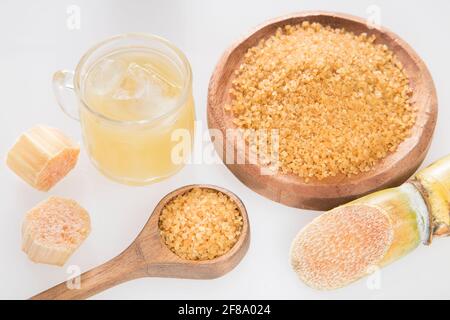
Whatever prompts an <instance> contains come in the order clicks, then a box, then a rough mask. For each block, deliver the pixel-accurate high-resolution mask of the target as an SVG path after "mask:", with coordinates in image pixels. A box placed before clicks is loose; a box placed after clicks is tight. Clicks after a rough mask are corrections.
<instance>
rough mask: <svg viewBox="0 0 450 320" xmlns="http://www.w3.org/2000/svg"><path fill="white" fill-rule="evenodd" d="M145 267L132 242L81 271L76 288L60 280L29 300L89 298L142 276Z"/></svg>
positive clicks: (144, 273) (137, 249)
mask: <svg viewBox="0 0 450 320" xmlns="http://www.w3.org/2000/svg"><path fill="white" fill-rule="evenodd" d="M145 275H146V268H145V263H144V259H143V257H142V256H141V255H140V254H139V248H138V246H137V245H136V244H135V243H133V244H132V245H131V246H130V247H128V248H127V249H126V250H125V251H123V252H122V253H121V254H120V255H118V256H117V257H115V258H113V259H111V260H110V261H108V262H106V263H104V264H102V265H100V266H98V267H96V268H94V269H92V270H90V271H87V272H85V273H83V274H82V275H81V276H80V277H81V278H80V283H79V284H80V285H79V286H78V288H69V286H68V283H67V282H62V283H60V284H58V285H56V286H54V287H53V288H50V289H48V290H46V291H44V292H42V293H39V294H37V295H35V296H34V297H31V300H72V299H73V300H81V299H86V298H89V297H91V296H93V295H95V294H97V293H99V292H102V291H104V290H106V289H108V288H111V287H114V286H116V285H118V284H120V283H122V282H126V281H129V280H133V279H137V278H140V277H144V276H145Z"/></svg>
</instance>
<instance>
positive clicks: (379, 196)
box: [344, 185, 422, 267]
mask: <svg viewBox="0 0 450 320" xmlns="http://www.w3.org/2000/svg"><path fill="white" fill-rule="evenodd" d="M409 187H412V186H411V185H410V186H409ZM421 200H422V199H420V201H421ZM352 204H360V205H361V204H362V205H370V206H375V207H378V208H380V209H381V210H382V211H383V213H384V214H386V215H387V216H388V217H389V220H390V221H391V224H392V228H393V240H392V243H391V246H390V247H389V249H388V251H387V252H386V255H385V256H384V257H383V259H382V260H381V261H380V262H379V263H378V264H377V266H378V267H383V266H385V265H387V264H389V263H392V262H394V261H396V260H398V259H400V258H402V257H403V256H405V255H407V254H408V253H410V252H411V251H413V250H414V249H415V248H417V247H418V246H419V245H420V244H421V242H422V239H421V234H420V231H419V224H418V220H417V215H418V212H417V211H418V210H417V208H416V206H415V205H414V203H413V202H412V201H411V194H410V193H408V190H407V188H405V187H404V186H402V187H399V188H393V189H387V190H383V191H379V192H376V193H373V194H370V195H368V196H365V197H363V198H360V199H358V200H355V201H353V202H350V203H348V204H346V205H344V206H349V205H352Z"/></svg>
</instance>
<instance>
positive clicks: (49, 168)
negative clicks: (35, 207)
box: [6, 125, 80, 191]
mask: <svg viewBox="0 0 450 320" xmlns="http://www.w3.org/2000/svg"><path fill="white" fill-rule="evenodd" d="M79 153H80V148H79V146H78V145H77V144H76V143H74V142H73V141H72V140H70V139H69V138H68V137H67V136H66V135H65V134H64V133H62V132H61V131H60V130H58V129H55V128H51V127H47V126H43V125H38V126H35V127H33V128H31V129H30V130H28V131H27V132H25V133H23V134H22V135H21V136H20V137H19V139H18V140H17V142H16V144H15V145H14V146H13V147H12V149H11V150H10V151H9V153H8V157H7V160H6V163H7V165H8V166H9V168H10V169H11V170H12V171H14V172H15V173H16V174H17V175H18V176H19V177H21V178H22V179H23V180H25V181H26V182H27V183H28V184H30V185H31V186H32V187H34V188H36V189H37V190H40V191H48V190H50V189H51V188H52V187H53V186H54V185H55V184H56V183H58V182H59V181H60V180H61V179H62V178H64V177H65V176H66V175H67V174H68V173H69V171H70V170H72V169H73V168H74V167H75V164H76V163H77V160H78V155H79Z"/></svg>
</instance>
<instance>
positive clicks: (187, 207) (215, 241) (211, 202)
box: [159, 188, 243, 260]
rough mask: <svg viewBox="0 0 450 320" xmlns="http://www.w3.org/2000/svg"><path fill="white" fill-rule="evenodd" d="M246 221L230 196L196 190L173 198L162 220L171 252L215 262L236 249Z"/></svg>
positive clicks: (162, 214) (164, 236) (164, 233)
mask: <svg viewBox="0 0 450 320" xmlns="http://www.w3.org/2000/svg"><path fill="white" fill-rule="evenodd" d="M242 226H243V219H242V215H241V213H240V211H239V209H238V207H237V205H236V203H235V202H234V201H233V200H232V199H230V197H228V196H227V195H225V194H223V193H221V192H219V191H215V190H212V189H207V188H193V189H191V190H189V191H188V192H185V193H184V194H181V195H178V196H177V197H175V198H174V199H172V200H171V201H170V202H169V203H167V205H166V206H165V207H164V208H163V209H162V211H161V215H160V218H159V228H160V230H161V237H162V239H163V241H164V242H165V244H166V245H167V246H168V247H169V249H170V250H171V251H172V252H173V253H175V254H176V255H178V256H179V257H181V258H183V259H186V260H211V259H215V258H217V257H220V256H222V255H224V254H225V253H227V252H228V251H230V250H231V248H233V246H234V245H235V244H236V242H237V240H238V239H239V237H240V235H241V231H242Z"/></svg>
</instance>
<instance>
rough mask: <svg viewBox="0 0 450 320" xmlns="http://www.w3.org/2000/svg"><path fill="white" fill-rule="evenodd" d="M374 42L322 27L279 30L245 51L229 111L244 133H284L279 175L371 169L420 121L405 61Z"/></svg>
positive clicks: (317, 175)
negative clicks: (260, 130)
mask: <svg viewBox="0 0 450 320" xmlns="http://www.w3.org/2000/svg"><path fill="white" fill-rule="evenodd" d="M375 40H376V38H375V36H371V37H369V36H367V34H361V35H355V34H353V33H350V32H347V31H345V30H344V29H333V28H331V27H328V26H322V25H320V24H318V23H312V24H310V23H308V22H304V23H303V24H301V25H293V26H290V25H288V26H285V27H284V28H282V29H281V28H279V29H278V30H277V32H276V34H275V35H273V36H271V37H270V38H268V39H266V40H262V41H261V42H260V43H259V44H258V45H257V46H255V47H252V48H250V49H249V50H248V52H247V53H246V55H245V57H244V60H243V62H242V64H241V66H240V68H239V69H238V70H236V72H235V76H234V79H233V83H232V88H231V89H230V93H231V96H232V100H231V103H230V104H229V105H227V106H226V109H227V110H228V111H230V112H231V113H232V115H233V118H234V120H233V121H234V123H235V125H236V126H237V127H239V128H242V129H256V130H258V129H278V130H279V149H278V150H279V166H280V170H281V172H282V173H285V174H288V173H292V174H295V175H298V176H300V177H302V178H304V180H305V181H309V180H310V179H311V178H316V179H319V180H321V179H324V178H327V177H332V176H336V175H338V174H344V175H346V176H352V175H357V174H359V173H362V172H367V171H369V170H371V169H372V168H373V167H374V166H375V165H376V164H377V163H378V162H379V161H380V160H381V159H383V158H385V157H386V156H387V155H388V154H389V153H391V152H393V151H395V150H396V149H397V147H398V146H399V144H400V143H401V142H403V141H404V140H405V139H406V138H407V137H408V136H409V135H410V132H411V128H412V127H413V125H414V123H415V120H416V110H415V108H414V107H413V106H412V104H411V102H410V99H411V95H412V90H411V88H410V85H409V80H408V77H407V75H406V73H405V70H404V68H403V66H402V64H401V62H400V61H399V60H398V59H397V58H396V56H395V55H394V53H393V52H392V51H391V50H390V49H389V48H388V47H387V46H386V45H382V44H375ZM269 141H270V139H269Z"/></svg>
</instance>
